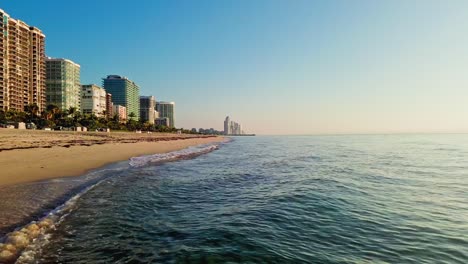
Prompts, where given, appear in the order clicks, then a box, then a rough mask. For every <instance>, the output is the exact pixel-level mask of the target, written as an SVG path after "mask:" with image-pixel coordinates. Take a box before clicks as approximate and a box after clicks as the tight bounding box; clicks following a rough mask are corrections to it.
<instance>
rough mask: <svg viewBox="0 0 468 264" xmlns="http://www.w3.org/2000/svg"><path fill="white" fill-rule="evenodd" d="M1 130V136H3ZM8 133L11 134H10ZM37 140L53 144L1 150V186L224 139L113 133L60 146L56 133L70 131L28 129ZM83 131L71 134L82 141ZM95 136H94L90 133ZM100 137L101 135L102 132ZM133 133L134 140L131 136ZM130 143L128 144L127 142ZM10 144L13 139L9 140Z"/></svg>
mask: <svg viewBox="0 0 468 264" xmlns="http://www.w3.org/2000/svg"><path fill="white" fill-rule="evenodd" d="M2 134H4V133H0V136H3V135H2ZM9 134H10V135H11V133H9ZM21 134H22V133H21V132H20V133H18V136H17V137H18V142H17V143H21V142H23V143H24V142H26V141H27V140H26V141H25V137H23V136H22V135H21ZM7 135H8V133H7ZM28 135H29V136H30V135H33V136H34V137H36V138H35V140H38V138H37V137H38V135H39V139H40V138H41V137H44V136H45V137H48V138H50V137H53V138H54V140H53V141H51V144H50V146H40V147H34V146H27V147H24V144H23V145H21V144H16V146H18V148H17V149H10V150H4V151H0V168H2V169H1V171H0V186H7V185H13V184H18V183H27V182H34V181H41V180H47V179H53V178H61V177H69V176H79V175H82V174H85V173H86V172H88V171H90V170H93V169H97V168H100V167H103V166H105V165H108V164H111V163H115V162H119V161H124V160H128V159H130V158H132V157H136V156H142V155H149V154H159V153H167V152H172V151H177V150H181V149H184V148H187V147H190V146H196V145H202V144H207V143H212V142H221V141H224V140H225V139H224V138H223V137H194V136H180V135H179V136H175V135H173V136H168V135H162V134H161V135H158V134H152V135H151V134H150V135H146V134H140V135H135V134H132V133H121V134H120V135H121V136H123V137H125V141H123V142H125V143H121V142H119V141H122V139H120V140H119V138H115V137H116V136H117V137H118V136H119V133H115V134H111V136H112V137H113V140H112V141H108V142H105V141H104V142H103V141H101V140H100V141H99V142H95V143H94V144H76V145H73V144H72V145H60V143H57V142H60V141H57V136H58V137H60V136H62V135H66V136H69V134H60V132H55V133H43V132H39V131H37V132H29V133H28ZM83 135H84V134H78V135H77V134H72V136H73V137H74V141H79V142H80V143H82V141H83V139H82V138H83V137H85V136H89V134H88V135H85V136H83ZM91 136H93V135H91ZM99 136H100V135H99ZM129 136H131V137H132V138H131V140H128V137H129ZM127 142H128V143H127ZM9 143H10V144H12V143H11V139H9Z"/></svg>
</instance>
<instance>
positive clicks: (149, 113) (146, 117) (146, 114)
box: [140, 95, 156, 124]
mask: <svg viewBox="0 0 468 264" xmlns="http://www.w3.org/2000/svg"><path fill="white" fill-rule="evenodd" d="M155 108H156V99H155V98H154V96H151V95H150V96H140V118H141V120H143V121H145V122H148V123H150V124H154V119H156V116H155V110H154V109H155Z"/></svg>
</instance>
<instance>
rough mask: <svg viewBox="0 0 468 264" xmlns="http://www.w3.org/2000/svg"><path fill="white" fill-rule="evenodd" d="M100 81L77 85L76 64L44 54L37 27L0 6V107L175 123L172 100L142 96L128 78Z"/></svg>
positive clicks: (78, 67) (173, 124) (120, 77)
mask: <svg viewBox="0 0 468 264" xmlns="http://www.w3.org/2000/svg"><path fill="white" fill-rule="evenodd" d="M102 83H103V87H100V86H98V85H94V84H90V85H81V81H80V65H78V64H76V63H74V62H73V61H71V60H67V59H55V58H49V57H46V55H45V35H44V34H43V33H42V32H41V30H39V29H38V28H35V27H31V26H28V25H27V24H26V23H24V22H23V21H20V20H16V19H13V18H11V17H10V16H9V15H8V14H7V13H5V12H4V11H3V10H1V9H0V110H3V111H7V110H15V111H24V109H25V107H26V106H27V105H30V104H36V105H37V106H38V108H39V112H42V111H45V110H46V106H47V105H49V104H54V105H57V106H58V107H59V108H60V109H62V110H66V109H69V108H70V107H74V108H76V110H78V111H80V112H82V113H83V114H95V115H96V116H107V117H112V116H114V115H117V116H118V117H119V120H120V121H122V122H125V121H127V120H129V119H134V120H139V119H141V120H143V121H147V122H149V123H151V124H158V125H164V126H168V127H175V114H174V110H175V109H174V108H175V103H174V102H156V99H155V97H154V96H140V87H139V86H138V85H137V84H136V83H135V82H133V81H131V80H129V79H128V78H126V77H122V76H118V75H109V76H107V77H106V78H104V79H103V82H102Z"/></svg>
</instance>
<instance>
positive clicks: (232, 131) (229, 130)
mask: <svg viewBox="0 0 468 264" xmlns="http://www.w3.org/2000/svg"><path fill="white" fill-rule="evenodd" d="M224 134H225V135H241V134H243V133H242V125H241V124H239V123H236V122H234V121H231V119H230V118H229V116H227V117H226V119H224Z"/></svg>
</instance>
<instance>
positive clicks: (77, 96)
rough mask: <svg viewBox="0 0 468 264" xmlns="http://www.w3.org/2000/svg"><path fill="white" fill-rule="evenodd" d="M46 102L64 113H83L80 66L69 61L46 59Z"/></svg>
mask: <svg viewBox="0 0 468 264" xmlns="http://www.w3.org/2000/svg"><path fill="white" fill-rule="evenodd" d="M46 87H47V88H46V101H47V104H48V105H49V104H54V105H57V106H58V107H59V108H60V109H61V110H62V111H64V110H67V109H69V108H70V107H75V108H76V109H77V111H81V83H80V65H78V64H76V63H74V62H73V61H71V60H68V59H55V58H47V59H46Z"/></svg>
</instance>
